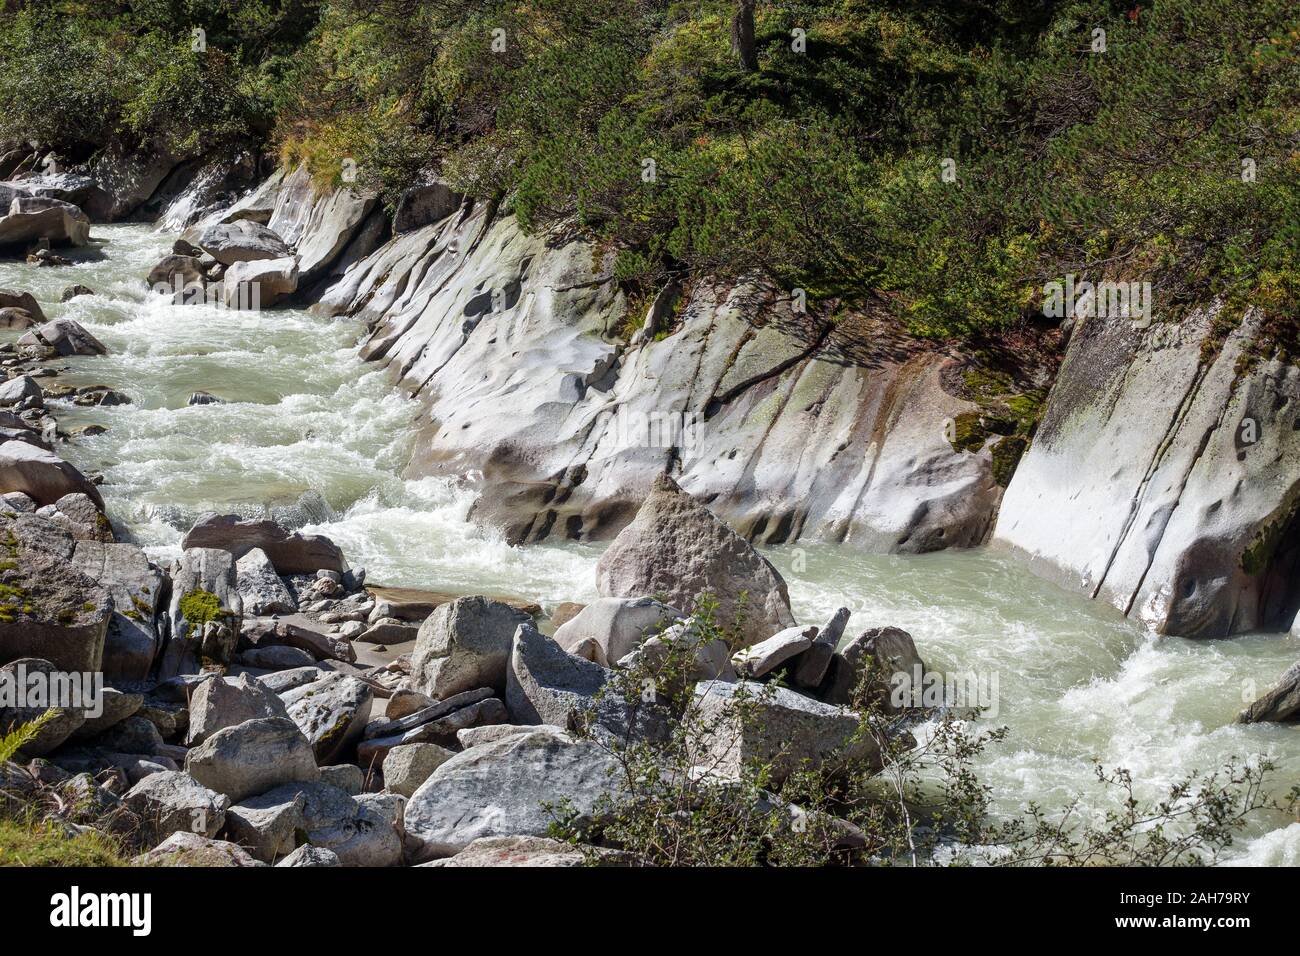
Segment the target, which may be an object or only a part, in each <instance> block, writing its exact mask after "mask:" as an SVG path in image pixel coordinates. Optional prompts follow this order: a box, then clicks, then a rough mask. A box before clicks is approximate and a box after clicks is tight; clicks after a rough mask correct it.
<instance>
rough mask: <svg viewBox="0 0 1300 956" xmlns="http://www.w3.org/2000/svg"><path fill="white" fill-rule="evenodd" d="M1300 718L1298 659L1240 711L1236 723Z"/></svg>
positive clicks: (1299, 671)
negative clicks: (1276, 680)
mask: <svg viewBox="0 0 1300 956" xmlns="http://www.w3.org/2000/svg"><path fill="white" fill-rule="evenodd" d="M1295 720H1300V661H1297V662H1296V663H1294V664H1292V665H1291V666H1290V667H1288V668H1287V669H1286V671H1285V672H1284V673H1283V674H1282V677H1281V678H1280V679H1279V680H1278V682H1277V683H1276V684H1274V685H1273V686H1272V687H1270V688H1269V689H1268V690H1267V691H1265V692H1264V693H1263V694H1262V695H1261V696H1260V697H1259V699H1258V700H1256V701H1255V702H1254V703H1252V704H1251V705H1250V706H1249V707H1247V708H1246V709H1245V710H1243V711H1242V712H1241V716H1239V717H1238V718H1237V721H1238V723H1242V724H1255V723H1261V722H1264V721H1276V722H1282V721H1295Z"/></svg>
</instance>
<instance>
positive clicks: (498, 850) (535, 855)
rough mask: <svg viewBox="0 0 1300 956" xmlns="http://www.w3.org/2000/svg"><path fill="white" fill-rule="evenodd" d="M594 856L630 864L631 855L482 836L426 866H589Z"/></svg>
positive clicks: (608, 863) (544, 840) (535, 840)
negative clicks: (463, 847) (448, 855)
mask: <svg viewBox="0 0 1300 956" xmlns="http://www.w3.org/2000/svg"><path fill="white" fill-rule="evenodd" d="M592 859H595V860H596V861H597V865H600V866H620V865H630V863H631V860H632V856H631V854H628V853H622V852H620V851H618V850H611V849H606V848H597V847H575V846H573V845H571V844H569V843H561V842H560V841H559V840H552V839H551V838H550V837H540V836H507V837H481V838H480V839H477V840H475V841H474V842H473V843H471V844H470V845H469V846H467V847H465V849H463V850H461V851H460V852H459V853H457V854H456V855H455V856H452V857H447V858H446V859H442V860H433V861H431V862H429V863H428V864H425V865H427V866H438V867H465V866H473V867H480V866H524V867H532V866H588V865H589V863H590V861H591V860H592Z"/></svg>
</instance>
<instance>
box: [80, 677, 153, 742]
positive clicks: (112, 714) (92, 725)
mask: <svg viewBox="0 0 1300 956" xmlns="http://www.w3.org/2000/svg"><path fill="white" fill-rule="evenodd" d="M99 700H100V710H101V712H100V714H99V716H98V717H91V716H87V717H86V721H85V723H83V724H82V725H81V726H80V727H78V728H77V729H76V730H75V731H74V732H73V734H72V736H71V737H70V738H69V739H71V740H73V741H81V740H89V739H90V738H92V737H95V736H98V735H99V734H102V733H103V732H104V731H106V730H108V729H109V728H110V727H112V726H113V725H114V724H118V723H121V722H122V721H124V720H126V719H127V718H128V717H133V716H135V714H136V712H137V711H138V710H139V709H140V708H141V707H143V706H144V695H143V694H130V693H125V692H123V691H120V690H117V689H115V688H112V687H105V688H104V689H103V691H102V692H101V693H100V695H99Z"/></svg>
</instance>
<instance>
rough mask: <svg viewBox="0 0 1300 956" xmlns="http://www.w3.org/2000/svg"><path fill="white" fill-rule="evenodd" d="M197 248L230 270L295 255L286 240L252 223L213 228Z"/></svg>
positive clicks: (207, 230)
mask: <svg viewBox="0 0 1300 956" xmlns="http://www.w3.org/2000/svg"><path fill="white" fill-rule="evenodd" d="M197 244H198V247H199V248H200V249H202V250H203V251H204V252H206V253H207V254H208V255H210V256H212V257H213V258H214V259H216V260H217V261H218V262H220V263H221V264H222V265H226V266H232V265H234V264H235V263H237V262H254V261H258V260H263V259H283V258H286V257H291V256H292V255H293V252H292V251H291V250H290V249H289V247H288V246H287V245H286V244H285V242H284V240H283V239H281V238H280V237H279V236H278V235H276V234H275V233H274V232H273V231H272V230H270V229H268V228H267V227H266V226H264V225H261V224H259V223H256V222H252V221H250V220H248V219H239V220H236V221H235V222H229V223H217V224H216V225H213V226H209V227H208V228H206V229H204V230H203V231H202V232H201V233H200V234H199V237H198V243H197Z"/></svg>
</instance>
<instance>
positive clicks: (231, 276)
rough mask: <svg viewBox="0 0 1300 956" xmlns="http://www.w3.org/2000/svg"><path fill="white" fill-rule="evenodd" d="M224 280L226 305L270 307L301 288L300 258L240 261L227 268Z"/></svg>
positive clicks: (232, 306) (245, 307)
mask: <svg viewBox="0 0 1300 956" xmlns="http://www.w3.org/2000/svg"><path fill="white" fill-rule="evenodd" d="M221 282H222V295H223V300H224V302H225V305H226V308H228V309H231V308H238V309H248V310H252V311H256V310H258V309H265V308H269V307H270V306H272V305H275V304H276V303H277V302H279V301H280V300H281V299H283V298H284V297H285V296H289V295H293V293H295V292H297V291H298V260H297V259H294V258H293V257H288V258H284V259H263V260H259V261H257V262H237V263H235V264H234V265H233V266H230V267H229V268H228V269H226V273H225V275H224V276H222V279H221Z"/></svg>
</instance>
